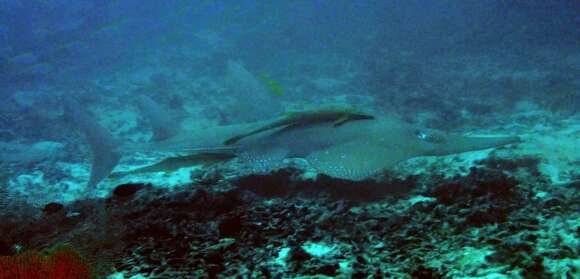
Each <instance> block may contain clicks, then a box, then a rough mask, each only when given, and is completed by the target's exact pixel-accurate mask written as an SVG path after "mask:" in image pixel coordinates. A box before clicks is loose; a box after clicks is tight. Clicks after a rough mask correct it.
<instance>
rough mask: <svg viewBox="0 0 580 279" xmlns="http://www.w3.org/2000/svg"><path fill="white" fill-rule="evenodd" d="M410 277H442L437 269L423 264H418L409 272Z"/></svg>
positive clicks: (415, 278)
mask: <svg viewBox="0 0 580 279" xmlns="http://www.w3.org/2000/svg"><path fill="white" fill-rule="evenodd" d="M411 278H413V279H439V278H443V276H442V275H441V274H439V273H438V272H437V270H435V269H432V268H429V267H425V266H423V265H420V266H418V267H417V268H416V269H415V270H413V272H411Z"/></svg>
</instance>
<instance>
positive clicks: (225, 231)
mask: <svg viewBox="0 0 580 279" xmlns="http://www.w3.org/2000/svg"><path fill="white" fill-rule="evenodd" d="M218 229H219V232H220V236H221V237H235V236H237V235H239V234H240V232H241V231H242V220H241V218H240V217H239V216H230V217H227V218H225V219H224V220H222V221H221V222H220V224H219V226H218Z"/></svg>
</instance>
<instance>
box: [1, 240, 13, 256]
mask: <svg viewBox="0 0 580 279" xmlns="http://www.w3.org/2000/svg"><path fill="white" fill-rule="evenodd" d="M12 255H14V249H12V245H10V244H8V243H7V242H5V241H0V256H12Z"/></svg>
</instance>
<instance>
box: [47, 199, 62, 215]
mask: <svg viewBox="0 0 580 279" xmlns="http://www.w3.org/2000/svg"><path fill="white" fill-rule="evenodd" d="M63 208H64V205H62V204H61V203H57V202H51V203H49V204H47V205H45V206H44V208H43V209H42V212H44V214H46V215H52V214H55V213H58V212H60V211H61V210H62V209H63Z"/></svg>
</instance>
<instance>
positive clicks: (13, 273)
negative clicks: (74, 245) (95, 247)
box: [0, 247, 94, 279]
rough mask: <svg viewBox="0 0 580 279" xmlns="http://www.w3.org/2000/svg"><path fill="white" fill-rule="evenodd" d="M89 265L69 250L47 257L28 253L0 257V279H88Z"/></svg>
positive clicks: (91, 276) (90, 275) (36, 253)
mask: <svg viewBox="0 0 580 279" xmlns="http://www.w3.org/2000/svg"><path fill="white" fill-rule="evenodd" d="M88 278H94V275H93V273H92V270H91V266H90V264H89V263H88V262H87V261H86V260H85V259H83V258H82V257H81V256H80V255H79V254H78V253H77V252H75V251H74V250H73V249H71V248H66V247H64V248H59V249H57V250H55V251H53V252H51V253H50V254H48V255H47V256H43V255H41V254H40V253H38V252H34V251H29V252H25V253H21V254H18V255H15V256H9V257H2V256H0V279H88Z"/></svg>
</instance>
